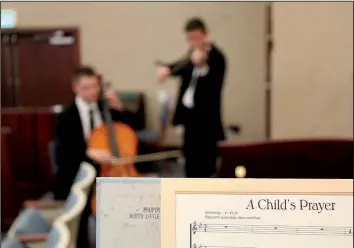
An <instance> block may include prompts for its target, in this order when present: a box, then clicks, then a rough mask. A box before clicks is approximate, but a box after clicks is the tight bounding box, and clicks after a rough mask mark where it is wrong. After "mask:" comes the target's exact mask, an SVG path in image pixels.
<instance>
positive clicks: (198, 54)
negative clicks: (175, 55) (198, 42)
mask: <svg viewBox="0 0 354 248" xmlns="http://www.w3.org/2000/svg"><path fill="white" fill-rule="evenodd" d="M205 59H206V53H205V52H203V51H202V50H201V49H195V50H194V51H193V52H192V54H191V61H192V63H193V64H194V65H195V66H199V65H202V64H203V63H204V61H205Z"/></svg>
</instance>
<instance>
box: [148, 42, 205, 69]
mask: <svg viewBox="0 0 354 248" xmlns="http://www.w3.org/2000/svg"><path fill="white" fill-rule="evenodd" d="M210 48H211V45H210V43H204V44H203V45H201V46H199V47H196V48H194V49H189V50H188V52H187V53H186V54H185V55H184V56H183V57H182V58H181V59H179V60H178V61H177V62H176V63H175V64H174V66H173V68H171V74H173V73H175V72H176V71H179V70H181V69H182V68H184V67H185V66H187V65H188V64H189V62H190V61H191V60H192V58H191V57H192V56H193V53H200V56H201V61H200V63H199V64H197V65H194V66H195V67H197V68H203V67H206V66H207V62H208V56H209V51H210ZM155 65H157V66H167V65H168V64H167V63H164V62H162V61H161V60H157V61H156V62H155Z"/></svg>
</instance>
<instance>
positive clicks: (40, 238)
mask: <svg viewBox="0 0 354 248" xmlns="http://www.w3.org/2000/svg"><path fill="white" fill-rule="evenodd" d="M47 236H48V234H46V233H40V234H23V235H19V236H17V237H16V238H17V239H18V240H20V241H21V242H22V243H24V244H26V243H38V242H45V241H46V240H47Z"/></svg>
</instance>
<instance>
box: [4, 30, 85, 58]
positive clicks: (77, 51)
mask: <svg viewBox="0 0 354 248" xmlns="http://www.w3.org/2000/svg"><path fill="white" fill-rule="evenodd" d="M58 30H61V31H64V32H70V33H72V34H74V36H75V39H76V41H75V42H74V53H75V54H74V59H75V64H77V65H80V62H81V52H80V48H81V39H80V28H78V27H69V26H65V27H61V26H58V27H21V28H8V29H3V28H2V29H1V33H3V34H31V33H48V32H55V31H58Z"/></svg>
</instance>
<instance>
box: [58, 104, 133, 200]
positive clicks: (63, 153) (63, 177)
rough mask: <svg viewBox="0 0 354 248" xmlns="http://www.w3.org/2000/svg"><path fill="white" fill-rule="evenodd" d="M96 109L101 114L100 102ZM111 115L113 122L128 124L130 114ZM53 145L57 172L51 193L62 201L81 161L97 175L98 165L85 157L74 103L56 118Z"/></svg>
mask: <svg viewBox="0 0 354 248" xmlns="http://www.w3.org/2000/svg"><path fill="white" fill-rule="evenodd" d="M98 108H99V109H100V112H101V114H102V102H98ZM111 114H112V119H113V120H114V121H120V122H124V123H126V124H128V125H129V124H130V120H131V118H132V115H131V113H129V112H125V111H124V112H119V111H116V110H111ZM102 119H103V118H102ZM103 120H104V119H103ZM55 144H56V149H55V157H56V164H57V166H58V172H57V176H56V181H55V183H54V190H53V193H54V197H55V199H58V200H64V199H66V198H67V196H68V195H69V193H70V188H71V186H72V184H73V181H74V179H75V176H76V173H77V171H78V170H79V167H80V164H81V162H82V161H87V162H89V163H91V164H93V165H94V166H95V168H96V170H97V173H98V174H97V175H99V165H98V164H96V163H94V162H93V161H92V160H91V159H89V158H88V157H87V156H86V149H87V145H86V140H85V138H84V134H83V128H82V125H81V119H80V116H79V110H78V108H77V106H76V104H75V102H74V103H72V104H71V105H70V106H69V107H68V108H66V109H65V110H64V111H63V112H62V113H60V114H59V116H58V119H57V128H56V137H55Z"/></svg>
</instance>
